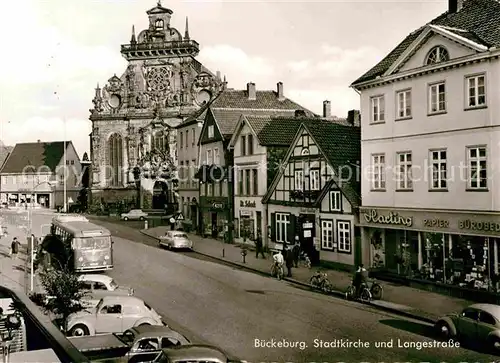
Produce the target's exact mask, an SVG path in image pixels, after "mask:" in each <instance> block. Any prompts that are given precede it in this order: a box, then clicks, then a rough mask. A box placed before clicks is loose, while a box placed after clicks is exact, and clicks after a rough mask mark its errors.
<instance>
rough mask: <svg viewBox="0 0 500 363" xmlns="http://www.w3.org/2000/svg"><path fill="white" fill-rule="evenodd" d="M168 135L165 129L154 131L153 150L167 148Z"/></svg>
mask: <svg viewBox="0 0 500 363" xmlns="http://www.w3.org/2000/svg"><path fill="white" fill-rule="evenodd" d="M166 138H167V135H166V134H165V133H164V132H163V131H157V132H154V133H153V136H152V140H151V150H162V151H163V150H165V149H166V148H167V144H166V142H167V140H166Z"/></svg>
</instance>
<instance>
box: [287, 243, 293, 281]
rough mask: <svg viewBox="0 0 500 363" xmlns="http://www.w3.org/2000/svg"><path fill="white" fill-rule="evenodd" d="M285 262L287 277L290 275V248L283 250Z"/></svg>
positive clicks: (291, 258) (291, 255) (291, 256)
mask: <svg viewBox="0 0 500 363" xmlns="http://www.w3.org/2000/svg"><path fill="white" fill-rule="evenodd" d="M285 264H286V269H287V272H288V273H287V277H292V267H293V252H292V249H291V248H288V249H286V250H285Z"/></svg>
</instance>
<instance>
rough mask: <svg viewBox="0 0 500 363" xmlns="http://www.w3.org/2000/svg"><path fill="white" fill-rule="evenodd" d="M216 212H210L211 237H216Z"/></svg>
mask: <svg viewBox="0 0 500 363" xmlns="http://www.w3.org/2000/svg"><path fill="white" fill-rule="evenodd" d="M217 233H218V231H217V213H216V212H212V238H217Z"/></svg>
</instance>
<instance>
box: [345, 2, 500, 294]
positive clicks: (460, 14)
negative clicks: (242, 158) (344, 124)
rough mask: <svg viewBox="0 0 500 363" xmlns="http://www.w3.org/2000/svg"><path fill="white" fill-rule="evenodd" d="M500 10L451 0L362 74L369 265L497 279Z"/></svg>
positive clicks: (478, 284) (468, 279)
mask: <svg viewBox="0 0 500 363" xmlns="http://www.w3.org/2000/svg"><path fill="white" fill-rule="evenodd" d="M499 21H500V3H498V2H497V1H494V0H468V1H457V0H450V1H449V9H448V11H447V12H445V13H444V14H442V15H440V16H438V17H437V18H435V19H434V20H432V21H430V22H429V23H427V24H425V25H423V26H422V27H421V28H419V29H417V30H415V31H414V32H412V33H411V34H409V35H408V36H407V37H405V39H404V40H403V41H402V42H401V43H400V44H399V45H398V46H397V47H396V48H394V49H393V50H392V51H391V52H390V53H389V54H388V55H387V56H386V57H385V58H384V59H383V60H382V61H381V62H379V63H378V64H376V65H375V66H374V67H373V68H372V69H370V70H369V71H368V72H367V73H365V74H364V75H362V76H361V77H360V78H359V79H357V80H356V81H355V82H354V83H353V84H352V87H353V88H355V89H356V90H357V91H358V92H359V93H360V94H361V113H362V115H363V119H362V137H361V139H362V162H361V165H363V169H364V170H363V171H364V175H365V178H364V183H363V185H362V208H361V213H360V227H361V233H362V236H363V241H364V245H365V246H366V249H365V250H364V255H363V258H364V261H365V263H366V264H367V265H368V264H369V265H371V266H372V267H378V268H379V269H381V270H383V271H385V273H396V274H400V275H404V276H406V277H415V278H418V279H420V280H428V281H437V282H444V283H447V284H450V285H453V286H457V287H461V286H467V287H472V288H477V289H482V290H488V289H493V288H495V287H496V285H497V282H498V274H499V262H500V261H499V253H500V252H499V242H498V236H499V235H500V193H499V189H498V188H497V186H496V183H497V182H498V165H497V163H498V160H499V157H500V150H499V145H500V121H499V117H498V116H499V114H500V106H499V105H498V102H496V100H497V97H498V95H497V93H498V89H499V77H498V74H499V72H500V61H499V57H500V48H499V47H500V31H499V28H498V22H499Z"/></svg>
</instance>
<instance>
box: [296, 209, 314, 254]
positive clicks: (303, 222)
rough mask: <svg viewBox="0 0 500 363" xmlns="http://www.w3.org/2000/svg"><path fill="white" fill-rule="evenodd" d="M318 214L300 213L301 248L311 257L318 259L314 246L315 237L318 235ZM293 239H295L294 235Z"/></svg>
mask: <svg viewBox="0 0 500 363" xmlns="http://www.w3.org/2000/svg"><path fill="white" fill-rule="evenodd" d="M315 224H316V216H315V215H314V214H301V215H299V228H298V230H299V233H300V234H299V241H300V248H301V250H302V251H304V252H306V253H307V254H308V255H309V256H310V258H311V259H316V254H317V252H316V249H315V248H314V237H316V228H315ZM291 241H295V236H292V238H291Z"/></svg>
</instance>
